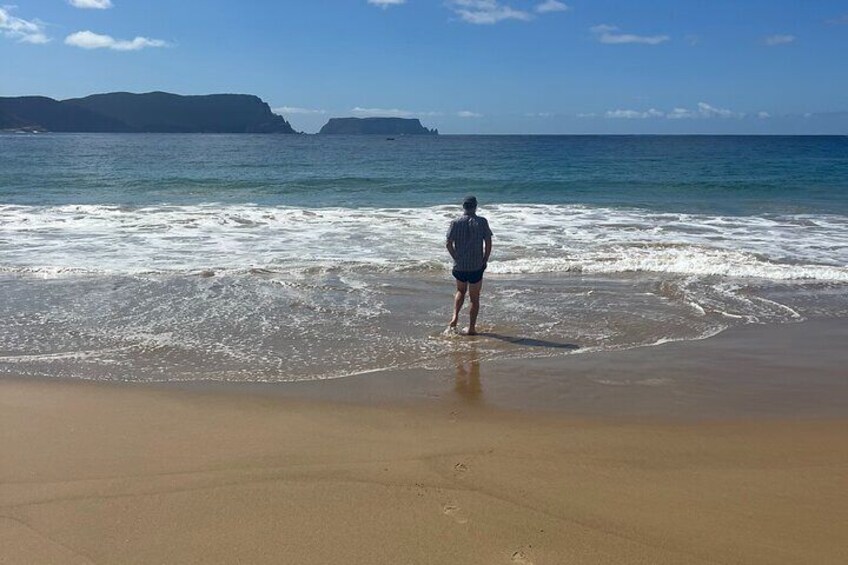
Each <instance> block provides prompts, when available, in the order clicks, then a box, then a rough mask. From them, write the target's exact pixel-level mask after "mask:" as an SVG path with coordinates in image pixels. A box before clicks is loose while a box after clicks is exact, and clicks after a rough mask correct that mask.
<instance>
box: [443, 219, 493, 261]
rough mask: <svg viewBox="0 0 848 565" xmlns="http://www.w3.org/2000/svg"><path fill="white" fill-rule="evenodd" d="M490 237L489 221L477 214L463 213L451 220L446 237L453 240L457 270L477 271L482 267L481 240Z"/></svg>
mask: <svg viewBox="0 0 848 565" xmlns="http://www.w3.org/2000/svg"><path fill="white" fill-rule="evenodd" d="M490 237H492V230H490V229H489V222H488V221H487V220H486V218H484V217H482V216H477V215H469V214H464V215H462V216H460V217H459V218H457V219H455V220H454V221H452V222H451V224H450V227H449V228H448V233H447V239H448V241H453V242H454V247H455V248H456V259H455V260H454V265H453V268H454V269H455V270H457V271H462V272H466V271H479V270H480V269H482V268H483V242H484V241H485V240H486V239H487V238H490Z"/></svg>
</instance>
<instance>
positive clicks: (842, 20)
mask: <svg viewBox="0 0 848 565" xmlns="http://www.w3.org/2000/svg"><path fill="white" fill-rule="evenodd" d="M824 23H826V24H827V25H831V26H840V25H848V14H842V15H841V16H837V17H835V18H830V19H829V20H825V22H824Z"/></svg>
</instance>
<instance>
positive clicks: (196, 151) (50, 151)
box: [0, 134, 848, 382]
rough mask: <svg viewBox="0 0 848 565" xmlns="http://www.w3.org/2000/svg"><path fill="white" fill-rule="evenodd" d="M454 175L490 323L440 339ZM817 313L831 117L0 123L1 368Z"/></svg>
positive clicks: (377, 352)
mask: <svg viewBox="0 0 848 565" xmlns="http://www.w3.org/2000/svg"><path fill="white" fill-rule="evenodd" d="M469 193H471V194H475V195H476V196H477V198H478V200H479V201H480V210H479V213H480V214H481V215H483V216H486V217H487V218H488V219H489V222H490V225H491V227H492V230H493V231H494V234H495V235H494V253H493V256H492V260H491V262H490V265H489V270H488V271H487V276H486V279H485V282H484V291H483V306H482V310H481V315H480V323H479V329H480V330H481V331H482V332H483V333H484V334H485V335H483V336H481V337H477V338H457V337H446V336H444V335H443V330H444V328H445V326H446V325H447V321H448V319H449V317H450V310H451V296H452V292H453V283H452V279H451V277H450V264H449V257H448V255H447V252H446V251H445V249H444V235H445V231H446V229H447V226H448V224H449V222H450V220H451V218H453V217H454V216H456V215H458V214H459V213H460V212H461V209H460V206H459V204H460V202H461V201H462V198H463V197H464V196H465V195H466V194H469ZM821 317H839V318H844V317H848V137H844V136H843V137H839V136H835V137H712V136H692V137H686V136H683V137H674V136H438V137H431V136H422V137H397V138H396V139H393V140H389V139H386V138H385V137H380V136H359V137H348V136H314V135H310V136H306V135H298V136H284V135H279V136H274V135H178V134H166V135H160V134H38V135H23V134H21V135H12V134H8V135H0V320H2V321H3V323H2V325H0V373H5V374H12V375H22V376H47V377H68V378H85V379H97V380H122V381H206V380H214V381H239V382H246V381H261V382H284V381H296V380H304V379H322V378H335V377H343V376H347V375H354V374H361V373H364V372H369V371H378V370H381V369H387V368H406V367H409V368H413V367H414V368H422V367H423V368H432V369H439V368H440V367H443V364H444V363H445V362H446V361H445V359H446V354H449V353H451V352H457V351H459V352H462V351H466V350H469V349H470V348H473V349H474V351H475V355H479V357H480V358H482V359H496V358H504V357H539V356H546V357H547V356H562V355H577V354H591V353H592V352H597V351H606V350H613V349H626V348H632V347H650V346H652V345H656V344H660V343H665V342H668V341H676V340H691V339H701V338H705V337H709V336H712V335H715V334H717V333H719V332H721V331H723V330H725V329H727V328H729V327H733V326H737V325H740V324H762V323H789V322H795V321H800V320H804V319H811V318H821ZM466 319H467V318H466Z"/></svg>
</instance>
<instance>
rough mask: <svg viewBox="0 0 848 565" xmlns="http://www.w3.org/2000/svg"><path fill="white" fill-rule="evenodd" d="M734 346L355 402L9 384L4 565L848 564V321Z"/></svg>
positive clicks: (498, 373) (487, 376)
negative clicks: (671, 384)
mask: <svg viewBox="0 0 848 565" xmlns="http://www.w3.org/2000/svg"><path fill="white" fill-rule="evenodd" d="M739 332H740V333H738V334H735V335H734V334H732V333H731V332H728V334H729V336H718V337H717V338H713V339H711V340H704V341H700V342H690V343H681V344H667V345H664V346H659V347H655V348H651V349H650V350H634V351H631V352H619V353H617V354H615V353H613V354H610V353H606V354H599V355H597V356H592V355H583V356H581V355H576V356H570V357H569V358H566V359H562V358H561V359H558V360H557V359H549V360H537V361H534V362H529V361H524V362H523V365H522V362H519V361H512V362H504V363H503V364H502V365H498V364H496V363H493V364H491V365H492V366H488V365H487V364H486V363H485V362H482V363H480V364H479V366H478V367H476V368H475V367H473V366H472V367H469V368H468V369H467V370H466V369H465V368H460V369H458V372H457V373H456V374H451V375H430V376H429V379H424V378H423V377H421V375H418V376H417V377H416V376H415V375H395V378H396V383H397V386H395V387H386V388H385V389H384V390H383V394H378V393H377V392H375V391H376V389H377V388H378V387H377V386H374V387H373V388H370V392H369V393H367V394H362V395H359V396H357V395H355V394H352V393H351V392H350V391H351V390H352V389H353V388H357V390H363V386H362V383H359V385H360V386H358V387H354V386H353V385H354V384H355V382H354V381H353V380H341V381H337V382H324V383H312V384H310V385H304V386H301V385H297V386H292V385H280V386H278V387H276V392H275V393H274V394H271V393H270V392H269V390H268V388H267V387H266V388H264V389H263V388H259V389H255V390H250V389H249V387H239V388H231V389H222V388H220V387H214V388H213V387H193V388H190V389H180V388H176V387H158V388H157V387H151V386H146V385H106V384H95V383H88V382H69V381H49V380H32V379H27V380H25V379H19V378H15V377H14V376H11V375H10V376H6V377H4V378H2V379H0V407H1V408H2V409H0V452H2V454H3V457H2V464H0V507H2V508H1V509H0V548H2V550H0V562H2V563H10V564H11V563H237V562H238V563H393V564H394V563H481V564H491V563H525V564H526V563H538V564H541V563H746V564H750V563H820V564H825V563H834V564H836V563H844V562H845V561H846V559H848V553H846V550H845V543H844V540H845V539H846V535H848V531H846V527H845V524H846V523H848V510H846V509H848V494H846V493H848V491H846V489H845V488H844V485H845V473H846V468H848V434H846V433H845V430H846V429H848V428H846V420H848V414H846V412H845V406H846V403H845V401H846V398H848V395H846V394H845V382H844V381H845V378H844V372H840V371H841V370H842V368H843V367H844V364H845V354H844V351H842V350H841V349H840V348H839V347H837V343H838V340H840V339H844V335H845V333H846V332H848V328H846V325H845V324H844V323H843V322H841V321H839V320H836V321H831V322H825V323H823V324H817V323H810V324H796V325H786V326H772V327H754V328H743V329H741V330H739ZM785 340H791V341H792V342H793V343H794V344H796V347H797V351H798V352H805V351H806V353H804V354H803V355H802V354H796V353H793V351H792V350H787V348H786V347H785V346H784V342H785ZM729 343H737V344H740V343H741V344H744V347H742V348H738V347H737V349H738V351H746V352H747V353H746V356H745V362H744V363H743V364H740V363H739V359H738V358H734V355H733V354H732V353H731V352H729V351H728V350H727V348H728V347H730V345H729ZM842 343H844V341H843V342H842ZM805 346H806V347H808V348H809V349H804V348H805ZM823 350H825V351H828V353H827V354H822V351H823ZM722 351H724V352H723V353H720V352H722ZM640 356H641V361H638V360H637V358H640ZM619 357H621V358H619ZM704 359H713V362H712V363H706V362H704ZM640 363H641V364H640ZM625 366H626V367H627V369H626V370H625V369H624V367H625ZM557 367H559V369H558V370H557ZM475 373H476V376H475ZM637 373H638V375H641V380H644V379H662V378H672V377H675V378H676V379H677V381H678V384H679V386H677V387H676V388H675V389H674V390H676V391H677V392H676V393H675V392H662V389H663V387H661V386H653V387H646V386H645V385H644V383H642V384H639V382H638V381H639V380H640V379H636V380H635V381H634V380H633V375H634V374H637ZM658 373H660V374H658ZM597 374H607V377H608V379H609V380H608V381H607V382H616V381H617V382H618V383H619V384H618V385H617V386H616V385H609V384H606V385H604V384H600V385H597V387H598V388H595V389H591V391H592V394H591V395H589V394H587V392H589V391H590V389H589V388H587V387H588V386H589V385H588V384H587V383H589V382H590V380H588V377H589V376H590V375H597ZM510 375H511V376H512V379H513V381H514V382H513V384H512V386H511V385H510V384H509V382H510V381H509V376H510ZM684 377H685V378H684ZM369 378H370V379H372V381H371V382H373V383H377V384H379V383H384V382H386V381H387V380H389V379H390V376H389V375H372V376H368V375H366V376H362V377H359V379H362V381H363V382H366V381H367V379H369ZM414 378H418V379H419V386H418V387H416V386H413V385H412V384H411V382H412V379H414ZM528 380H532V381H533V382H535V386H534V387H528V386H527V383H528ZM684 380H685V382H682V381H684ZM564 382H571V383H572V385H571V388H569V387H565V385H564ZM581 382H582V383H583V385H580V383H581ZM651 382H654V384H656V382H657V381H651ZM659 382H662V381H659ZM733 382H735V384H731V383H733ZM440 383H441V384H443V385H447V386H444V387H443V389H442V390H441V391H439V390H437V387H438V386H439V384H440ZM596 384H597V383H596ZM644 388H649V389H651V390H655V389H656V390H658V391H660V392H658V393H656V394H655V396H656V398H655V400H654V401H653V404H650V402H649V400H648V395H645V394H634V395H633V396H632V398H633V399H634V400H633V403H632V404H633V406H634V407H635V408H634V409H632V410H630V411H628V410H618V409H617V408H616V407H618V406H625V405H626V404H627V403H626V402H624V401H623V400H622V394H623V393H622V391H630V392H634V391H635V392H638V391H639V390H641V389H644ZM805 388H806V389H807V394H799V393H798V391H799V390H803V389H805ZM364 390H369V389H368V387H365V389H364ZM404 390H405V391H406V394H405V395H404V393H403V391H404ZM567 390H571V391H573V392H574V393H575V394H572V395H569V394H566V393H565V392H564V391H567ZM605 390H606V391H608V392H607V393H604V392H603V391H605ZM345 391H347V392H345ZM475 391H476V392H475ZM534 391H535V392H534ZM539 391H542V393H540V392H539ZM552 391H559V392H558V393H556V394H554V393H553V392H552ZM577 393H579V394H577ZM604 394H606V395H607V396H606V398H604V397H603V396H604ZM510 396H511V398H512V401H511V402H510V401H506V400H505V399H506V398H508V397H510ZM570 396H572V397H574V398H572V400H571V401H570V402H569V401H568V398H569V397H570ZM578 396H579V397H580V398H582V400H581V401H580V402H578V401H577V400H575V398H576V397H578ZM673 396H676V397H678V398H680V399H683V400H682V401H681V402H678V403H677V404H676V405H675V404H674V403H670V402H669V401H668V399H669V398H671V397H673ZM758 397H759V398H761V399H762V401H763V405H761V406H760V408H761V409H760V410H759V411H751V413H750V414H749V415H747V416H746V414H745V412H746V410H747V408H746V407H748V406H756V405H757V401H756V399H757V398H758ZM540 398H546V399H547V401H546V402H541V401H540V400H539V399H540ZM720 398H724V402H723V403H722V402H719V399H720ZM792 398H794V399H796V401H795V402H794V403H793V402H792V401H791V399H792ZM825 399H827V401H825ZM687 403H688V404H687ZM817 404H818V405H819V406H820V407H821V411H820V413H817V411H816V409H815V406H816V405H817ZM687 405H688V406H690V407H694V406H700V410H694V408H693V409H692V410H691V412H692V414H694V417H686V416H687V414H686V412H687V409H686V407H687ZM675 406H677V408H676V409H675ZM721 406H724V407H725V408H724V409H721V408H720V407H721Z"/></svg>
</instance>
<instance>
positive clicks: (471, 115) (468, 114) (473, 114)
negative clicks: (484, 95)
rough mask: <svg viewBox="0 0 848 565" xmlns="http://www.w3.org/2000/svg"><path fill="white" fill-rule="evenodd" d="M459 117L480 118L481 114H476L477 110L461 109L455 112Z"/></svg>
mask: <svg viewBox="0 0 848 565" xmlns="http://www.w3.org/2000/svg"><path fill="white" fill-rule="evenodd" d="M456 115H457V116H459V117H460V118H482V117H483V114H478V113H477V112H472V111H470V110H461V111H459V112H457V113H456Z"/></svg>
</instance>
